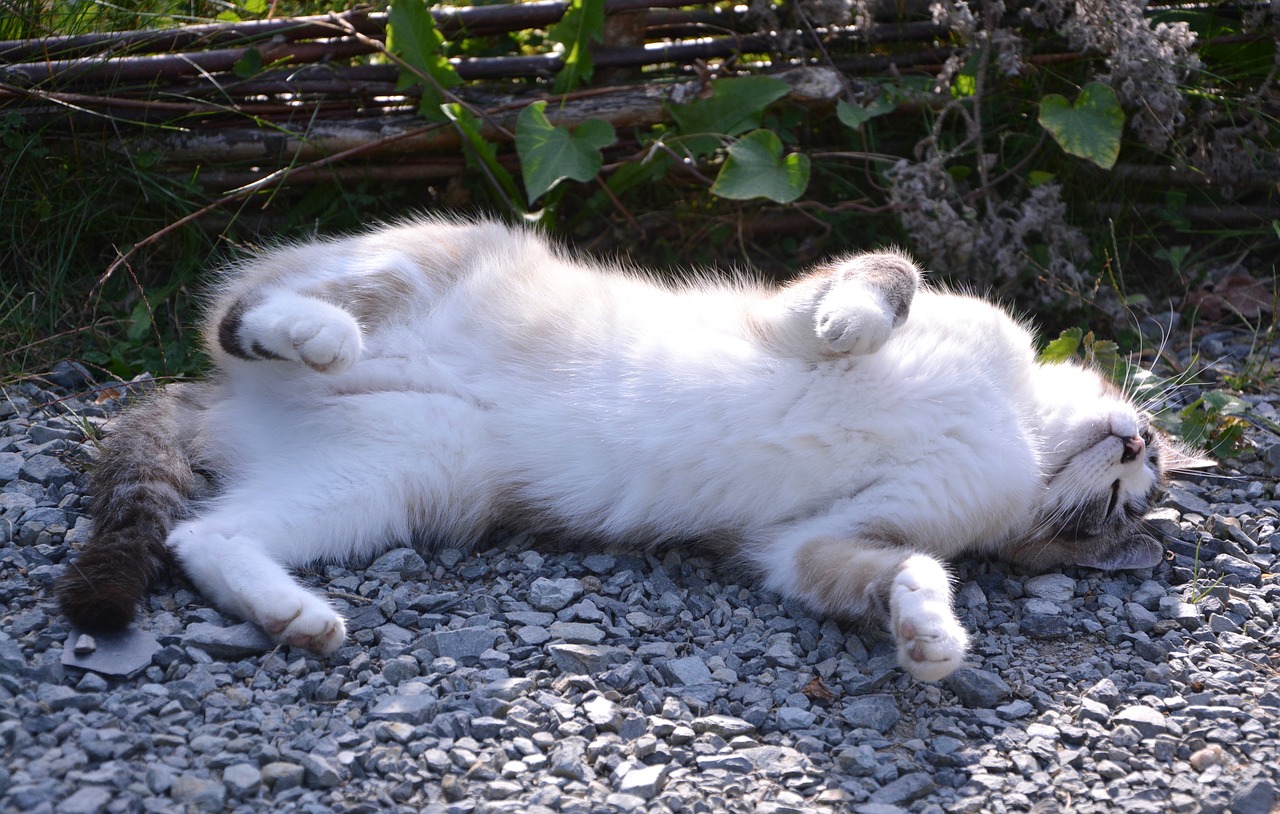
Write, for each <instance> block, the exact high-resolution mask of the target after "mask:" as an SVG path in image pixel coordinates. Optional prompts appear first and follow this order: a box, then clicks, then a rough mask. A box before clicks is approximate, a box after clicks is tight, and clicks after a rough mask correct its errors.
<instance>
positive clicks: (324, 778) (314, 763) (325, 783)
mask: <svg viewBox="0 0 1280 814" xmlns="http://www.w3.org/2000/svg"><path fill="white" fill-rule="evenodd" d="M302 769H303V771H304V772H306V775H305V777H304V780H305V782H306V784H307V787H308V788H313V789H331V788H333V787H334V786H336V785H338V784H339V783H341V782H342V772H341V771H339V770H338V767H337V766H335V765H334V764H333V763H332V762H331V761H330V759H329V758H327V757H325V756H324V755H317V754H315V753H312V754H309V755H304V756H303V758H302Z"/></svg>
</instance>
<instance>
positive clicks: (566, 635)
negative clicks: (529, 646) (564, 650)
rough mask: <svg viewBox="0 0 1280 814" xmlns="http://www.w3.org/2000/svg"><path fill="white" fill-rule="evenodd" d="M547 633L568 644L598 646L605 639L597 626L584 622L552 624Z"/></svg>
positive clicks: (602, 631) (601, 630)
mask: <svg viewBox="0 0 1280 814" xmlns="http://www.w3.org/2000/svg"><path fill="white" fill-rule="evenodd" d="M547 632H548V633H550V634H551V636H552V638H556V639H561V640H562V641H565V642H568V643H569V644H600V642H602V641H604V637H605V633H604V630H603V629H602V628H601V627H600V626H599V625H592V624H588V623H586V622H553V623H552V624H551V627H550V628H549V629H548V630H547Z"/></svg>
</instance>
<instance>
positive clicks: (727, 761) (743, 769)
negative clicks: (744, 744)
mask: <svg viewBox="0 0 1280 814" xmlns="http://www.w3.org/2000/svg"><path fill="white" fill-rule="evenodd" d="M697 762H698V768H699V769H702V770H703V771H704V772H705V771H711V770H713V769H718V770H720V771H724V772H732V773H734V774H746V773H747V772H749V771H751V770H752V769H754V768H755V764H753V763H752V762H751V760H750V759H749V758H747V757H745V756H743V755H741V754H738V753H730V754H726V755H698V757H697Z"/></svg>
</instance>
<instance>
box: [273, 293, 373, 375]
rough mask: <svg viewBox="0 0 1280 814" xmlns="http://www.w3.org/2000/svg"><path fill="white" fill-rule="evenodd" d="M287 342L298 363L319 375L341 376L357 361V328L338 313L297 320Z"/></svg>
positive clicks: (305, 316) (344, 314)
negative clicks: (340, 374) (331, 374)
mask: <svg viewBox="0 0 1280 814" xmlns="http://www.w3.org/2000/svg"><path fill="white" fill-rule="evenodd" d="M289 341H290V342H291V343H292V344H293V348H294V350H296V351H297V352H298V357H299V358H300V359H301V360H302V363H303V364H305V365H306V366H307V367H309V368H311V369H313V370H317V371H319V372H321V373H341V372H342V371H344V370H346V369H347V368H349V367H351V365H352V364H354V363H355V361H356V359H358V358H359V357H360V344H361V343H360V325H359V323H357V322H356V321H355V319H354V318H353V317H352V316H351V315H349V314H346V313H344V312H342V311H340V310H338V309H333V310H332V311H331V312H329V313H325V314H307V315H302V316H299V317H298V319H297V320H295V321H294V322H293V323H292V324H291V325H290V326H289Z"/></svg>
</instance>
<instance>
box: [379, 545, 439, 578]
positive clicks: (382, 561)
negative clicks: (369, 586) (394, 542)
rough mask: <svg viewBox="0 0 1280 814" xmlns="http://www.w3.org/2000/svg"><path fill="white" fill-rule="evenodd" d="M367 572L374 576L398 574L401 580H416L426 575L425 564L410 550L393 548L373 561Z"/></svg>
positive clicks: (418, 555) (420, 557)
mask: <svg viewBox="0 0 1280 814" xmlns="http://www.w3.org/2000/svg"><path fill="white" fill-rule="evenodd" d="M368 570H369V571H371V572H373V573H375V574H399V575H400V577H401V578H402V579H406V580H408V579H418V578H420V577H421V576H422V575H423V574H425V573H427V562H426V560H424V559H423V558H422V555H421V554H419V553H418V552H416V551H414V550H413V549H412V548H393V549H391V550H390V551H388V552H387V553H385V554H383V555H382V556H381V557H378V559H376V560H374V561H373V562H372V563H370V565H369V569H368Z"/></svg>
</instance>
